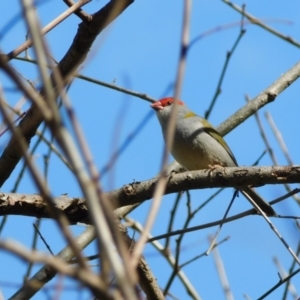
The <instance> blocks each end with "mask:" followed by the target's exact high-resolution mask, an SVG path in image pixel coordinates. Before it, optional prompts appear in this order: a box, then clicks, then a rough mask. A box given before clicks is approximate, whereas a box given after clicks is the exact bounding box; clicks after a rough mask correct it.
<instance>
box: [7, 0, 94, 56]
mask: <svg viewBox="0 0 300 300" xmlns="http://www.w3.org/2000/svg"><path fill="white" fill-rule="evenodd" d="M90 1H91V0H80V1H78V2H76V3H75V4H74V5H73V6H71V7H70V8H68V9H67V10H66V11H65V12H63V13H62V14H60V15H59V16H58V17H57V18H55V19H54V20H53V21H51V22H50V23H49V24H47V25H46V26H45V27H44V28H43V29H42V30H41V35H45V34H46V33H48V32H49V31H51V30H52V29H53V28H55V27H56V26H57V25H58V24H60V23H61V22H62V21H63V20H65V19H66V18H67V17H69V16H70V15H71V14H72V13H73V12H75V11H76V10H77V9H78V8H80V7H82V6H83V5H85V4H87V3H89V2H90ZM32 45H33V40H32V39H28V40H26V42H25V43H23V44H22V45H20V46H19V47H17V48H16V49H14V50H12V51H11V52H9V53H8V54H7V55H6V58H7V60H11V59H13V58H15V57H16V56H18V55H19V54H21V53H22V52H23V51H25V50H27V49H28V48H30V47H31V46H32Z"/></svg>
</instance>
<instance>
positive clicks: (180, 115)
mask: <svg viewBox="0 0 300 300" xmlns="http://www.w3.org/2000/svg"><path fill="white" fill-rule="evenodd" d="M174 105H178V106H177V111H176V116H175V131H174V140H173V145H172V149H171V153H172V155H173V157H174V158H175V159H176V161H177V162H178V163H179V164H181V165H182V166H183V167H184V168H186V169H187V170H189V171H192V170H201V169H211V168H214V167H218V166H222V167H237V166H238V164H237V161H236V159H235V157H234V155H233V153H232V152H231V150H230V148H229V147H228V145H227V143H226V142H225V140H224V139H223V138H222V136H221V135H220V133H219V132H218V131H217V130H216V129H215V128H214V127H213V126H212V125H211V124H210V123H209V122H208V121H207V120H205V119H203V118H201V117H200V116H198V115H196V114H195V113H194V112H192V111H191V110H190V109H189V108H188V107H187V106H186V105H185V104H184V103H183V102H182V101H179V100H178V101H175V99H174V98H163V99H161V100H159V101H156V102H154V103H153V104H152V105H151V107H152V108H153V109H154V110H155V111H156V115H157V117H158V120H159V123H160V125H161V128H162V132H163V136H164V139H165V141H166V139H167V132H168V124H169V119H170V116H171V112H172V108H173V106H174ZM237 188H238V189H239V190H240V191H241V192H242V194H243V195H244V196H245V197H246V198H247V199H248V200H249V201H250V203H251V200H250V199H252V200H253V201H254V202H255V203H256V204H257V205H258V206H259V207H260V208H261V210H262V211H263V212H264V213H265V214H267V215H268V216H276V212H275V211H274V209H273V208H272V206H271V205H270V204H269V203H267V202H265V201H264V200H263V199H262V198H261V196H260V195H258V194H257V193H256V192H255V191H254V190H253V189H252V188H251V187H250V186H239V187H237ZM252 205H253V204H252Z"/></svg>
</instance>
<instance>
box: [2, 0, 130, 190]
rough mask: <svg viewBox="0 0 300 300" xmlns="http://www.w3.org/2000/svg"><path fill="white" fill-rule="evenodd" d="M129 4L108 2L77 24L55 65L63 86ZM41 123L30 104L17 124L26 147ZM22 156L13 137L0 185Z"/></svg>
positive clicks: (124, 0)
mask: <svg viewBox="0 0 300 300" xmlns="http://www.w3.org/2000/svg"><path fill="white" fill-rule="evenodd" d="M133 1H134V0H111V1H110V2H109V3H107V4H106V5H105V6H104V7H103V8H102V9H100V10H99V11H98V12H96V13H95V14H94V15H93V18H92V20H91V22H89V23H88V24H86V23H81V24H80V25H79V28H78V31H77V34H76V36H75V37H74V40H73V43H72V45H71V46H70V48H69V50H68V51H67V53H66V54H65V56H64V57H63V58H62V60H61V61H60V62H59V64H58V66H57V70H58V71H59V73H60V74H61V76H62V77H63V79H64V84H66V83H67V78H68V77H70V76H71V75H72V72H74V71H75V70H76V69H77V68H78V66H79V65H80V64H81V63H82V62H83V61H84V60H85V58H86V56H87V54H88V52H89V50H90V48H91V46H92V45H93V43H94V41H95V39H96V37H97V36H98V35H99V33H100V32H101V31H102V30H103V29H104V28H105V27H107V26H108V25H109V24H110V23H111V22H112V21H113V20H114V19H116V18H117V17H118V16H119V15H120V14H121V13H122V12H123V11H124V10H125V9H126V8H127V7H128V6H129V5H130V4H131V3H133ZM5 67H6V68H5ZM8 67H9V65H7V62H6V59H5V56H4V55H0V68H2V69H4V71H5V72H6V73H8V72H7V70H8ZM8 75H9V77H11V74H9V73H8ZM13 81H15V80H13ZM15 83H16V85H17V87H18V88H20V89H21V90H23V89H22V86H21V83H20V82H16V81H15ZM53 86H54V87H56V84H55V83H54V84H53ZM27 96H28V95H27ZM40 96H41V97H42V98H44V97H45V91H44V89H42V90H41V92H40ZM30 99H32V97H30ZM42 121H43V117H42V113H41V111H40V109H39V108H38V107H37V106H36V105H35V104H34V105H32V106H31V108H30V109H29V111H28V112H27V114H26V116H25V117H24V118H23V119H22V121H21V122H20V124H19V125H18V128H19V132H20V133H21V134H22V135H23V136H24V137H25V139H26V141H27V144H28V145H27V147H28V146H29V144H30V141H31V139H32V138H33V137H34V136H35V132H36V130H37V128H38V127H39V125H40V124H41V123H42ZM22 155H23V154H22V151H20V149H19V147H18V140H17V137H16V136H15V135H13V136H12V137H11V139H10V141H9V143H8V145H7V147H6V148H5V150H4V152H3V153H2V155H1V157H0V186H2V185H3V184H4V182H5V181H6V180H7V179H8V178H9V176H10V174H11V173H12V171H13V170H14V168H15V167H16V165H17V164H18V162H19V161H20V159H21V158H22Z"/></svg>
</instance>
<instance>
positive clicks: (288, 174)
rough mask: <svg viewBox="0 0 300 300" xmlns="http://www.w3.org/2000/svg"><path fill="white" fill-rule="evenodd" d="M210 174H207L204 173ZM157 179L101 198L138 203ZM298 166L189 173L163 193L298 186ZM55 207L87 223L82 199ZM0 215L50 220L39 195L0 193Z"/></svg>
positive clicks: (149, 196)
mask: <svg viewBox="0 0 300 300" xmlns="http://www.w3.org/2000/svg"><path fill="white" fill-rule="evenodd" d="M208 172H210V174H208ZM157 180H158V178H153V179H150V180H146V181H143V182H134V183H130V184H127V185H124V186H123V187H122V188H120V189H117V190H114V191H111V192H108V193H105V198H106V199H107V200H108V201H109V202H110V204H111V205H112V206H113V207H115V208H118V207H124V206H127V205H132V204H137V203H141V202H143V201H145V200H149V199H152V195H153V192H154V189H155V185H156V183H157ZM299 182H300V166H286V167H248V168H246V167H236V168H219V169H216V170H210V171H208V170H201V171H190V172H184V173H180V174H175V175H172V176H170V177H169V180H168V184H167V186H166V190H165V194H171V193H177V192H180V191H185V190H193V189H204V188H214V187H233V186H239V185H245V184H247V185H255V186H258V185H259V186H260V185H263V184H282V183H299ZM54 202H55V205H56V207H57V208H58V209H60V210H62V211H63V212H64V213H65V214H66V215H67V217H68V219H69V221H70V223H71V224H75V223H77V222H85V223H88V216H89V213H88V209H87V207H86V204H85V200H84V199H82V198H70V197H68V196H67V195H62V196H60V197H57V198H55V199H54ZM0 215H2V216H3V215H25V216H34V217H38V218H51V216H50V215H49V212H48V208H47V204H46V202H45V201H44V200H43V198H42V197H41V196H40V195H25V194H13V193H2V194H0Z"/></svg>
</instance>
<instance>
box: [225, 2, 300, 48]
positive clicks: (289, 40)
mask: <svg viewBox="0 0 300 300" xmlns="http://www.w3.org/2000/svg"><path fill="white" fill-rule="evenodd" d="M222 1H223V2H224V3H226V4H228V5H229V6H230V7H232V8H233V9H234V10H236V11H237V12H239V13H240V14H242V15H243V16H245V17H246V18H247V19H248V20H249V21H250V22H251V23H252V24H255V25H257V26H259V27H261V28H263V29H265V30H266V31H269V32H270V33H272V34H274V35H275V36H277V37H279V38H281V39H283V40H284V41H286V42H288V43H290V44H292V45H294V46H296V47H298V48H300V43H299V42H297V41H295V40H294V39H292V38H291V37H290V36H286V35H283V34H282V33H280V32H278V31H277V30H275V29H273V28H272V27H269V26H267V25H266V24H264V23H263V22H261V21H260V20H259V19H257V18H255V17H254V16H252V15H250V14H249V13H247V12H245V10H244V9H242V8H240V7H239V6H237V5H235V4H233V3H232V2H230V1H229V0H222Z"/></svg>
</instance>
